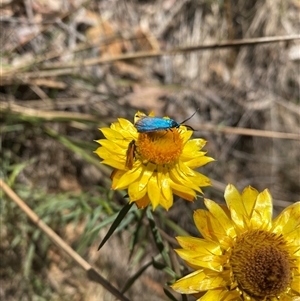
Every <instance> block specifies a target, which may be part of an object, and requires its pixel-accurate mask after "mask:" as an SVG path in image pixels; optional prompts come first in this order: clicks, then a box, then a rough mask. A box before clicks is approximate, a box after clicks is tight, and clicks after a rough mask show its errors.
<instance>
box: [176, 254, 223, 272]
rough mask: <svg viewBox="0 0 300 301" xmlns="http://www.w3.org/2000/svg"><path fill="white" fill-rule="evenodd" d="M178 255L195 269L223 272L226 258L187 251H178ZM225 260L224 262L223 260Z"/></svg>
mask: <svg viewBox="0 0 300 301" xmlns="http://www.w3.org/2000/svg"><path fill="white" fill-rule="evenodd" d="M175 251H176V253H177V254H178V255H179V256H180V257H181V258H182V259H183V260H185V261H187V263H188V264H189V265H191V266H193V268H194V269H200V268H208V269H210V270H213V271H218V272H220V271H222V269H223V267H222V266H223V264H224V263H225V260H226V259H225V258H222V257H221V256H216V255H213V254H200V253H198V252H195V251H191V250H186V249H177V250H175ZM222 259H223V260H222Z"/></svg>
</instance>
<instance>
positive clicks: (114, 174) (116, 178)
mask: <svg viewBox="0 0 300 301" xmlns="http://www.w3.org/2000/svg"><path fill="white" fill-rule="evenodd" d="M124 173H125V171H124V170H118V169H115V170H114V171H113V172H112V174H111V177H110V178H111V180H112V184H111V188H112V189H116V188H115V187H116V186H117V184H118V182H119V179H120V178H121V177H122V176H123V174H124Z"/></svg>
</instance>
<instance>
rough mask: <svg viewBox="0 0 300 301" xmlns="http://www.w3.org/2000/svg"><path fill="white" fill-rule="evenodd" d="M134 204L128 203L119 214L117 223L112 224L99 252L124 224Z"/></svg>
mask: <svg viewBox="0 0 300 301" xmlns="http://www.w3.org/2000/svg"><path fill="white" fill-rule="evenodd" d="M132 205H133V203H127V204H126V205H125V206H124V207H123V208H122V209H121V210H120V212H119V214H118V216H117V218H116V219H115V221H114V222H113V223H112V225H111V226H110V228H109V230H108V232H107V234H106V235H105V237H104V238H103V240H102V241H101V243H100V245H99V247H98V251H99V250H100V249H101V248H102V247H103V245H104V244H105V243H106V242H107V240H108V239H109V238H110V237H111V235H112V234H113V233H114V232H115V230H116V229H117V227H118V226H119V225H120V223H121V222H122V220H123V218H124V217H125V216H126V214H127V212H128V211H129V210H130V208H131V207H132Z"/></svg>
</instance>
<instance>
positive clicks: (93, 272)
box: [0, 179, 129, 301]
mask: <svg viewBox="0 0 300 301" xmlns="http://www.w3.org/2000/svg"><path fill="white" fill-rule="evenodd" d="M0 187H1V188H2V189H3V191H4V192H5V193H6V194H7V195H8V196H9V197H10V199H11V200H13V201H14V202H15V203H16V204H17V205H18V206H19V207H20V208H21V209H22V210H23V211H24V213H25V214H26V215H27V216H28V217H29V218H30V219H31V220H32V222H33V223H34V224H35V225H37V227H39V228H40V229H41V230H42V231H43V232H44V233H45V234H46V235H47V236H48V237H49V238H50V239H51V240H52V241H53V242H54V243H55V244H56V245H57V246H58V247H59V248H60V249H61V250H63V251H64V252H65V253H66V254H68V255H69V256H70V257H71V258H72V259H73V260H74V261H75V262H76V263H77V264H78V265H79V266H81V267H82V268H83V269H84V270H85V271H86V272H87V275H88V277H89V279H90V280H93V281H95V282H98V283H99V284H101V285H102V286H103V287H104V288H106V289H107V290H108V291H109V292H111V293H112V294H113V295H114V296H115V297H116V298H118V299H119V300H121V301H129V299H127V298H126V297H125V296H123V295H122V294H121V293H120V292H119V291H118V290H117V289H116V288H115V287H113V286H112V285H111V284H110V283H109V282H107V281H106V280H105V279H104V278H103V277H102V276H101V275H100V274H99V273H98V272H97V271H96V270H95V269H94V268H93V267H92V266H91V265H90V264H89V263H88V262H87V261H85V260H84V259H83V258H82V257H81V256H80V255H79V254H78V253H76V252H75V251H74V250H73V249H72V248H71V247H70V246H69V245H68V244H66V243H65V242H64V241H63V240H62V239H61V238H60V237H59V236H58V235H57V234H56V233H55V232H54V231H53V230H52V229H51V228H50V227H48V226H47V225H46V224H45V223H44V222H43V221H42V220H41V219H40V218H39V217H38V216H37V215H36V214H35V213H34V212H33V211H32V210H31V209H30V208H29V207H28V206H27V205H26V204H25V202H24V201H23V200H22V199H21V198H20V197H19V196H18V195H17V194H15V192H14V191H13V190H12V189H11V188H10V187H9V186H8V185H7V184H6V183H5V182H4V181H3V180H2V179H0Z"/></svg>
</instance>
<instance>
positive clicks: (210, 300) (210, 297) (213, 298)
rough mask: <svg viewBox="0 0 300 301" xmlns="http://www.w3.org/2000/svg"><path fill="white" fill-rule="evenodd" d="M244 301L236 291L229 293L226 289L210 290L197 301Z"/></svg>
mask: <svg viewBox="0 0 300 301" xmlns="http://www.w3.org/2000/svg"><path fill="white" fill-rule="evenodd" d="M219 300H222V301H242V300H243V299H241V297H240V294H239V292H237V291H236V290H234V291H228V290H226V289H225V288H224V289H214V290H209V291H208V292H207V293H206V294H205V295H204V296H203V297H201V298H200V299H197V301H219Z"/></svg>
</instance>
